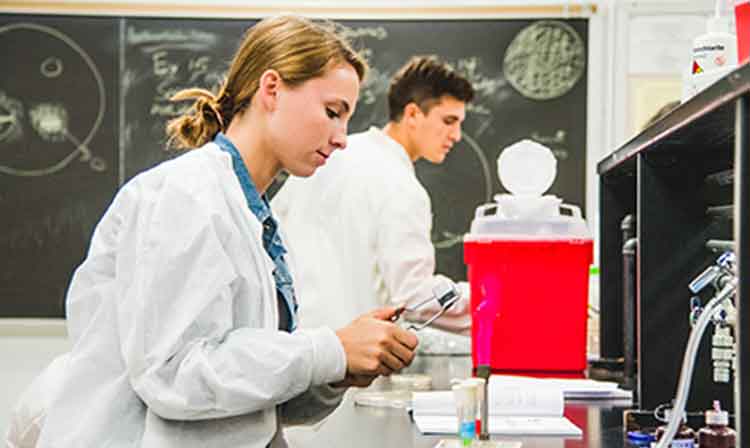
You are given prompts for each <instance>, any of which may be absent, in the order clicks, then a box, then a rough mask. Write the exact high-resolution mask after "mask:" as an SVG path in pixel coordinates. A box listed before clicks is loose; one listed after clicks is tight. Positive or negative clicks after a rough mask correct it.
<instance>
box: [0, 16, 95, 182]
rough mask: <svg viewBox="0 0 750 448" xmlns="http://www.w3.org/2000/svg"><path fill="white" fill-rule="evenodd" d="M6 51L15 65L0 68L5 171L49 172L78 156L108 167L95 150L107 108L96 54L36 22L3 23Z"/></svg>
mask: <svg viewBox="0 0 750 448" xmlns="http://www.w3.org/2000/svg"><path fill="white" fill-rule="evenodd" d="M23 48H28V50H26V51H23V50H19V49H23ZM0 54H5V55H10V54H13V69H12V70H5V71H0V88H1V89H0V90H1V91H0V174H8V175H12V176H22V177H33V176H45V175H49V174H53V173H55V172H58V171H60V170H62V169H63V168H65V167H66V166H68V165H69V164H70V163H72V162H73V161H74V160H76V159H77V160H78V161H79V162H82V163H87V164H88V166H89V168H90V169H91V170H93V171H98V172H99V171H105V170H106V168H107V162H106V161H104V160H103V159H102V158H101V157H97V156H95V155H94V154H92V152H91V150H90V148H89V144H90V143H91V140H92V139H93V138H94V135H95V134H96V132H97V131H98V130H99V127H100V126H101V124H102V120H103V119H104V112H105V109H106V95H105V91H104V81H103V80H102V75H101V73H100V72H99V69H98V68H97V67H96V65H95V64H94V61H93V60H92V59H91V57H90V56H89V55H88V54H87V53H86V52H85V51H84V50H83V49H82V48H81V47H80V46H79V45H78V44H77V43H76V42H75V41H73V39H71V38H70V37H69V36H67V35H65V34H63V33H62V32H60V31H58V30H56V29H54V28H50V27H48V26H44V25H38V24H34V23H14V24H10V25H4V26H0ZM82 92H84V94H81V93H82ZM81 137H82V138H81Z"/></svg>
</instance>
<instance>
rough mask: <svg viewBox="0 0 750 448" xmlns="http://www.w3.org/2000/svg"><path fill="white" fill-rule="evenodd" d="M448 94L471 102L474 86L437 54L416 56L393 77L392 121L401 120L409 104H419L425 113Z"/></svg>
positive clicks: (391, 89) (390, 98) (389, 96)
mask: <svg viewBox="0 0 750 448" xmlns="http://www.w3.org/2000/svg"><path fill="white" fill-rule="evenodd" d="M446 95H447V96H451V97H453V98H455V99H457V100H459V101H463V102H464V103H468V102H470V101H471V100H472V99H473V98H474V88H473V87H472V86H471V83H470V82H469V81H468V80H467V79H466V78H464V77H463V76H461V75H459V74H458V73H456V72H455V70H453V68H452V67H451V66H450V65H448V64H446V63H444V62H441V61H440V60H438V58H437V57H435V56H414V57H412V58H411V59H410V60H409V62H407V63H406V64H405V65H404V66H403V67H401V68H400V69H399V70H398V72H397V73H396V75H395V76H394V77H393V79H392V80H391V85H390V87H389V88H388V118H389V119H390V121H399V120H401V117H402V116H403V114H404V108H405V107H406V105H407V104H409V103H415V104H416V105H417V106H419V108H420V109H421V110H422V111H423V112H424V113H428V112H429V111H430V108H431V107H432V106H434V105H435V104H437V103H438V102H439V101H440V99H441V98H442V97H443V96H446Z"/></svg>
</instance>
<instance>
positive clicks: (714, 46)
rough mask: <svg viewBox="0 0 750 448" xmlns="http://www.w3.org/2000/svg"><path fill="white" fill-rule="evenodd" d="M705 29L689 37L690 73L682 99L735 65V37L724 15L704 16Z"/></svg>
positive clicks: (703, 87)
mask: <svg viewBox="0 0 750 448" xmlns="http://www.w3.org/2000/svg"><path fill="white" fill-rule="evenodd" d="M707 29H708V32H707V33H706V34H702V35H700V36H698V37H696V38H695V40H693V50H692V55H691V62H690V64H691V66H690V75H689V77H688V79H687V86H686V88H685V89H684V92H683V96H684V98H683V101H685V100H687V99H688V98H690V97H692V96H693V95H695V94H697V93H698V92H700V91H701V90H703V89H705V88H706V87H708V86H710V85H711V84H713V83H714V82H716V81H717V80H719V79H720V78H722V77H724V76H726V75H727V74H728V73H729V72H731V71H732V70H734V69H735V68H737V37H736V36H735V35H734V34H732V32H731V31H732V29H731V22H730V20H729V18H728V17H721V16H719V15H716V16H714V17H711V18H710V19H708V22H707Z"/></svg>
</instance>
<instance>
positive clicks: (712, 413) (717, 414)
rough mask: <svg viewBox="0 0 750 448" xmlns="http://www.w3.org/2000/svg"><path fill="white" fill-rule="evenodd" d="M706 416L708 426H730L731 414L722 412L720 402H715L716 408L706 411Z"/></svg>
mask: <svg viewBox="0 0 750 448" xmlns="http://www.w3.org/2000/svg"><path fill="white" fill-rule="evenodd" d="M705 415H706V424H707V425H723V426H726V425H728V424H729V412H727V411H724V410H722V409H721V405H720V404H719V402H718V401H714V408H713V409H709V410H708V411H706V413H705Z"/></svg>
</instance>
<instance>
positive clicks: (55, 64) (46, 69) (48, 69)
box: [39, 58, 63, 78]
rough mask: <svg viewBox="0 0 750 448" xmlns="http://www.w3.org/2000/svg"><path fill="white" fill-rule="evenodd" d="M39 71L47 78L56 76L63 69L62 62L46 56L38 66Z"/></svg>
mask: <svg viewBox="0 0 750 448" xmlns="http://www.w3.org/2000/svg"><path fill="white" fill-rule="evenodd" d="M39 71H40V72H42V75H44V76H45V77H47V78H57V77H58V76H60V74H61V73H62V71H63V63H62V61H61V60H59V59H58V58H47V59H45V60H44V61H43V62H42V65H41V66H39Z"/></svg>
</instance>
